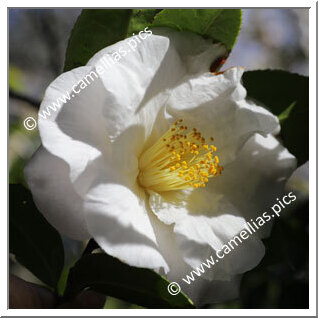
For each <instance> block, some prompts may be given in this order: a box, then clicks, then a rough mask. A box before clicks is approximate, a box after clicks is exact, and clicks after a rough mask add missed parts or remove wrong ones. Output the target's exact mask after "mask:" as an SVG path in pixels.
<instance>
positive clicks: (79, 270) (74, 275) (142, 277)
mask: <svg viewBox="0 0 318 318" xmlns="http://www.w3.org/2000/svg"><path fill="white" fill-rule="evenodd" d="M168 285H169V282H168V281H167V280H165V279H164V278H163V277H161V276H159V275H158V274H156V273H155V272H153V271H151V270H149V269H142V268H136V267H132V266H129V265H126V264H124V263H122V262H120V261H119V260H117V259H116V258H114V257H111V256H109V255H107V254H101V253H99V254H90V255H85V256H83V257H82V258H81V259H80V260H79V261H78V262H77V263H76V264H75V266H74V267H73V268H72V269H71V270H70V274H69V278H68V284H67V289H66V292H65V297H73V296H75V295H76V294H78V293H79V292H80V291H81V290H83V289H85V288H87V287H90V288H91V289H93V290H95V291H98V292H100V293H103V294H105V295H108V296H112V297H116V298H120V299H123V300H126V301H129V302H131V303H134V304H137V305H140V306H144V307H148V308H194V307H193V305H192V302H191V301H190V300H189V299H188V298H187V297H186V296H185V295H184V294H183V293H182V292H181V293H179V294H178V295H175V296H172V295H170V294H169V292H168V291H167V286H168Z"/></svg>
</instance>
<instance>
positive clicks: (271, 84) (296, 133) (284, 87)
mask: <svg viewBox="0 0 318 318" xmlns="http://www.w3.org/2000/svg"><path fill="white" fill-rule="evenodd" d="M243 84H244V87H245V88H246V90H247V95H248V97H250V98H252V99H254V100H256V101H257V102H258V103H260V104H262V105H264V106H265V107H267V108H268V109H269V110H270V111H271V112H272V113H273V114H275V115H276V116H278V117H279V119H280V122H281V133H280V136H281V138H282V140H283V143H284V145H285V146H286V147H287V148H288V150H289V151H290V152H291V153H292V154H293V155H295V156H296V158H297V159H298V165H302V164H303V163H305V162H306V161H307V160H308V157H309V80H308V77H306V76H301V75H298V74H292V73H289V72H286V71H281V70H264V71H249V72H245V73H244V74H243Z"/></svg>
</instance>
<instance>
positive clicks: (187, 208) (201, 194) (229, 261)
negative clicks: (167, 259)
mask: <svg viewBox="0 0 318 318" xmlns="http://www.w3.org/2000/svg"><path fill="white" fill-rule="evenodd" d="M149 202H150V207H151V209H152V211H153V212H154V213H155V214H156V215H157V216H158V218H159V219H160V220H161V221H162V222H164V223H165V224H174V232H175V233H176V236H177V241H178V244H179V248H180V250H181V253H182V255H183V258H184V260H185V261H186V263H188V264H189V265H190V266H191V267H192V268H196V267H198V266H200V264H201V263H202V262H205V261H206V259H207V258H209V257H210V256H211V255H213V256H215V252H216V251H218V250H221V249H222V247H223V246H224V245H225V244H227V243H228V242H229V241H230V240H231V239H233V238H234V236H236V235H238V234H239V233H240V231H241V230H243V229H245V219H244V218H243V217H242V216H241V215H240V214H239V212H238V211H237V210H236V209H235V208H234V207H233V206H232V205H231V204H230V203H229V202H226V201H225V200H224V199H223V198H222V196H220V195H219V196H213V194H211V193H209V192H208V191H205V190H201V189H200V190H196V191H191V192H187V193H182V192H180V191H179V192H178V191H171V192H166V193H161V194H158V193H155V192H152V193H151V194H150V199H149ZM232 245H233V244H232ZM263 256H264V247H263V244H262V242H261V241H260V240H259V239H258V237H256V236H250V238H249V239H247V240H245V241H244V240H242V243H240V244H238V246H235V249H234V250H233V251H232V252H231V253H230V254H228V255H226V256H225V257H224V258H223V259H222V262H220V263H218V264H216V265H215V266H214V267H213V268H212V269H211V270H210V271H207V273H206V275H205V278H206V279H222V280H228V279H230V277H231V276H233V275H235V274H241V273H244V272H245V271H247V270H250V269H252V268H253V267H255V266H256V265H257V264H258V263H259V261H260V260H261V259H262V257H263Z"/></svg>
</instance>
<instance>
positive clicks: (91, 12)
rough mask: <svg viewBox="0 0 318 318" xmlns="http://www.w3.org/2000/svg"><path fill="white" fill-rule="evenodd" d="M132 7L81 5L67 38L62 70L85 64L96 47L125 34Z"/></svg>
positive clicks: (113, 41)
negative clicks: (127, 8)
mask: <svg viewBox="0 0 318 318" xmlns="http://www.w3.org/2000/svg"><path fill="white" fill-rule="evenodd" d="M131 13H132V10H126V9H125V10H118V9H117V10H116V9H84V10H83V11H82V13H81V14H80V16H79V17H78V19H77V21H76V23H75V25H74V27H73V30H72V32H71V36H70V39H69V42H68V46H67V50H66V57H65V65H64V71H69V70H71V69H73V68H75V67H79V66H83V65H85V64H86V63H87V62H88V60H89V59H90V58H91V57H92V56H93V55H94V54H95V53H97V52H98V51H100V50H101V49H103V48H105V47H106V46H109V45H111V44H114V43H116V42H118V41H120V40H123V39H124V38H125V37H126V34H127V29H128V24H129V19H130V16H131Z"/></svg>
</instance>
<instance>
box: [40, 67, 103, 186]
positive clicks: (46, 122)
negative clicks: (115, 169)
mask: <svg viewBox="0 0 318 318" xmlns="http://www.w3.org/2000/svg"><path fill="white" fill-rule="evenodd" d="M91 70H92V68H91V67H80V68H77V69H75V70H72V71H70V72H67V73H64V74H62V75H60V76H59V77H58V78H57V79H56V80H55V81H53V82H52V83H51V85H50V86H49V87H48V89H47V90H46V92H45V96H44V99H43V101H42V104H41V107H40V111H39V131H40V135H41V140H42V144H43V146H44V148H46V149H47V150H48V151H49V152H51V153H52V154H53V155H56V156H58V157H60V158H62V159H63V160H64V161H65V162H67V163H68V164H69V166H70V175H71V180H72V181H73V180H75V179H76V178H77V177H78V176H79V175H80V174H81V173H82V172H83V171H84V170H85V168H86V166H87V165H88V163H89V162H91V161H93V160H94V159H96V158H97V157H98V156H100V155H101V153H105V154H106V152H107V143H109V141H108V140H107V130H106V128H107V125H106V121H105V118H104V117H103V116H102V114H103V110H104V109H105V104H104V100H105V97H104V95H105V91H104V87H103V85H102V84H101V81H100V80H98V79H96V80H95V82H94V83H93V84H91V85H89V86H87V87H86V88H85V90H83V91H81V93H79V94H78V95H76V96H75V97H74V98H71V99H70V100H69V101H68V102H67V103H65V104H62V105H61V107H60V108H57V111H55V112H54V111H52V110H51V111H50V113H51V116H46V119H44V118H42V117H41V116H40V114H42V115H43V111H46V110H47V107H49V106H52V105H53V103H56V101H57V99H58V98H61V96H63V94H66V93H67V92H68V93H70V94H72V93H71V90H72V87H73V86H74V85H77V83H78V82H79V81H80V80H81V79H83V78H84V77H85V76H86V75H87V74H89V72H90V71H91ZM91 105H92V106H91ZM90 106H91V107H90Z"/></svg>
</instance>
